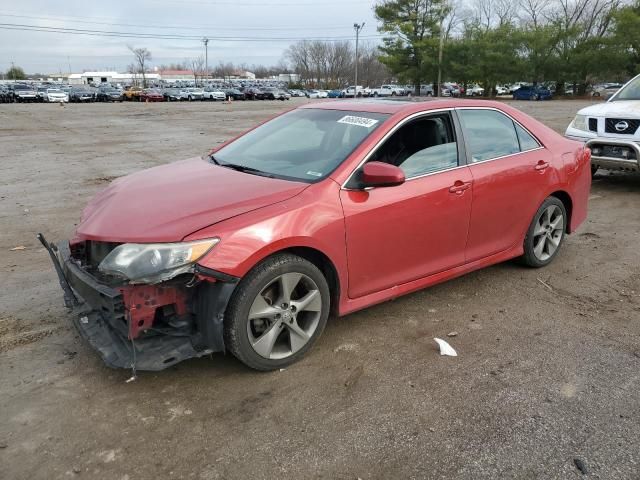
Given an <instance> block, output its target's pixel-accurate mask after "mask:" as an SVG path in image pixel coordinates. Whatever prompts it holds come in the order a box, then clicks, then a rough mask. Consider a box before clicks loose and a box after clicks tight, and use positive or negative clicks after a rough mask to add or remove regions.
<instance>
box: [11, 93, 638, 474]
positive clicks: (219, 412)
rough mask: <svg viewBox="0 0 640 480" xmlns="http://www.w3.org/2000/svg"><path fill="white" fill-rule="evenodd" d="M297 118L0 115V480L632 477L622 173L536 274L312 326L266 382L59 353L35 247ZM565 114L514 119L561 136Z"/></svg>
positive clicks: (176, 113)
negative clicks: (124, 193)
mask: <svg viewBox="0 0 640 480" xmlns="http://www.w3.org/2000/svg"><path fill="white" fill-rule="evenodd" d="M305 101H306V100H292V101H291V102H287V103H285V104H283V103H279V102H277V103H276V102H246V103H241V102H236V103H234V104H232V105H226V104H220V103H215V104H210V103H189V104H187V103H183V104H137V103H134V104H128V103H125V104H92V105H67V106H65V107H60V106H59V105H48V104H46V105H45V104H42V105H0V142H1V145H2V148H1V149H0V275H1V277H0V278H2V282H1V288H0V472H2V473H0V477H2V478H7V479H57V478H76V477H77V478H91V479H102V478H105V479H130V480H134V479H147V478H149V479H152V478H153V479H156V478H163V479H171V478H194V479H201V480H212V479H263V478H264V479H272V478H283V479H284V478H287V479H288V478H291V479H307V478H314V479H315V478H317V479H321V478H322V479H353V480H356V479H357V478H361V479H363V480H369V479H389V478H398V479H399V478H457V479H459V478H462V479H467V478H468V479H478V478H545V479H547V478H549V479H555V478H557V479H571V478H580V477H583V476H585V475H586V476H587V477H588V478H602V479H638V478H640V397H639V395H638V392H639V391H640V268H639V267H640V249H639V248H638V240H639V238H640V235H639V234H640V213H639V210H638V205H639V204H640V203H639V201H640V176H638V175H618V174H616V175H610V174H608V173H604V174H600V175H598V176H597V177H596V179H595V181H594V183H593V189H592V190H593V191H592V196H591V202H590V214H589V219H588V221H587V222H586V223H585V224H584V225H583V226H582V228H581V229H580V230H579V231H578V232H577V233H576V234H575V235H572V236H570V237H569V238H568V239H567V242H566V243H565V245H564V247H563V250H562V252H561V253H560V254H559V257H558V258H557V259H556V261H555V262H554V263H553V264H552V265H550V266H549V267H547V268H545V269H542V270H531V269H526V268H523V267H520V266H518V265H516V264H514V263H513V262H508V263H504V264H501V265H497V266H494V267H491V268H488V269H485V270H481V271H478V272H475V273H472V274H469V275H466V276H464V277H462V278H459V279H456V280H454V281H450V282H447V283H445V284H442V285H439V286H436V287H434V288H430V289H428V290H425V291H422V292H418V293H415V294H412V295H409V296H406V297H403V298H401V299H398V300H396V301H393V302H388V303H385V304H382V305H379V306H376V307H373V308H370V309H368V310H365V311H362V312H359V313H356V314H352V315H349V316H347V317H344V318H341V319H333V320H331V321H330V322H329V325H328V327H327V329H326V331H325V334H324V335H323V337H322V338H321V339H320V340H319V342H318V344H317V345H316V346H315V347H314V349H313V350H312V351H311V352H310V353H309V354H308V355H307V357H306V358H305V359H304V360H303V361H301V362H300V363H298V364H296V365H295V366H293V367H290V368H288V369H286V370H284V371H282V372H273V373H256V372H253V371H250V370H248V369H246V368H245V367H243V366H242V365H241V364H240V363H239V362H237V361H236V360H234V359H233V358H232V357H230V356H226V357H225V356H223V355H214V356H213V357H212V358H211V359H198V360H192V361H188V362H184V363H182V364H179V365H178V366H176V367H174V368H171V369H169V370H166V371H163V372H160V373H143V374H142V375H141V376H140V377H139V378H138V380H137V381H135V382H133V383H125V380H126V379H127V378H128V376H129V372H127V371H116V370H110V369H108V368H107V367H105V366H103V364H102V362H101V361H100V360H99V358H98V357H97V355H96V354H95V353H94V352H93V351H91V350H90V349H89V348H88V347H87V346H86V345H85V344H84V343H83V342H82V341H81V339H79V338H78V335H77V334H76V333H75V331H74V330H73V327H72V325H71V324H70V317H69V316H68V314H67V313H66V310H65V309H64V307H62V295H61V292H60V291H59V287H58V285H57V281H56V278H55V275H54V273H53V270H52V268H51V265H50V262H49V259H48V257H47V255H46V253H45V251H44V249H42V248H41V247H40V246H39V245H38V243H37V240H36V238H35V233H36V232H38V231H42V232H44V233H45V234H47V236H48V237H49V238H50V239H62V238H67V237H69V236H70V235H71V233H72V231H73V228H74V225H75V223H76V222H77V219H78V218H79V214H80V211H81V209H82V208H83V206H84V204H85V203H86V202H87V200H88V199H89V198H90V197H91V196H92V195H93V194H94V193H96V192H97V191H98V190H99V189H101V188H102V187H104V186H105V185H106V184H107V183H108V182H109V181H110V180H111V179H113V178H115V177H118V176H121V175H126V174H128V173H131V172H134V171H138V170H141V169H143V168H147V167H151V166H154V165H158V164H162V163H166V162H170V161H172V160H176V159H181V158H188V157H191V156H194V155H197V154H200V153H202V152H204V151H206V149H207V148H208V147H210V146H212V145H214V144H215V143H216V142H220V141H222V140H224V139H226V138H229V137H231V136H233V135H235V134H236V133H238V132H240V131H242V130H244V129H246V128H248V127H250V126H252V125H253V124H255V123H256V122H258V121H262V120H264V119H266V118H268V117H269V116H270V115H272V114H274V113H276V112H278V111H281V110H283V109H285V108H289V107H291V106H293V105H295V104H298V103H302V102H305ZM586 103H587V102H579V101H553V102H544V103H533V102H532V103H528V102H520V103H514V104H515V105H517V106H518V107H520V108H522V109H523V110H524V111H526V112H527V113H530V114H531V115H533V116H534V117H536V118H538V119H540V120H542V121H543V122H545V123H546V124H548V125H550V126H551V127H553V128H555V129H556V130H558V131H559V132H562V131H563V130H564V128H565V126H566V125H567V123H568V122H569V121H570V120H571V118H572V117H573V115H574V113H575V112H576V110H577V109H578V108H580V107H581V106H583V105H585V104H586ZM14 247H24V249H20V250H12V249H13V248H14ZM452 331H456V332H458V334H457V336H455V337H452V338H450V339H449V340H450V342H451V344H452V345H453V346H454V347H455V348H456V349H457V351H458V353H459V356H458V357H457V358H448V357H440V356H439V355H438V352H437V348H436V345H435V343H434V342H433V340H432V338H433V337H436V336H439V337H445V338H446V336H447V334H448V333H450V332H452ZM578 466H579V467H580V468H581V469H582V470H584V471H585V472H586V474H584V473H582V472H581V470H580V468H578Z"/></svg>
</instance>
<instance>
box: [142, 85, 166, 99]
mask: <svg viewBox="0 0 640 480" xmlns="http://www.w3.org/2000/svg"><path fill="white" fill-rule="evenodd" d="M138 99H139V100H140V101H141V102H164V101H165V98H164V94H163V93H162V92H161V91H160V90H156V89H155V88H146V89H144V90H143V91H142V92H140V95H139V96H138Z"/></svg>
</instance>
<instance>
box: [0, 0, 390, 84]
mask: <svg viewBox="0 0 640 480" xmlns="http://www.w3.org/2000/svg"><path fill="white" fill-rule="evenodd" d="M374 3H375V0H262V1H261V0H98V1H93V0H82V1H80V0H64V1H60V0H20V1H14V2H9V1H8V0H2V8H1V9H0V24H1V25H0V71H6V70H7V69H8V68H9V67H10V66H11V62H15V64H16V65H18V66H20V67H22V68H24V69H25V71H26V72H27V73H34V72H40V73H57V72H64V73H68V72H69V68H71V71H72V72H81V71H83V70H111V69H116V70H120V71H124V70H125V69H126V67H127V65H129V64H130V63H132V55H131V53H130V52H129V50H128V49H127V45H133V46H135V47H147V48H149V50H151V52H152V55H153V61H152V65H159V64H167V63H171V62H180V61H182V60H185V59H189V58H194V57H197V56H198V55H200V54H204V47H203V45H202V42H200V41H198V39H199V38H200V37H203V36H208V37H209V38H211V40H210V42H209V65H210V66H214V65H216V64H217V63H218V62H220V61H224V62H227V61H232V62H234V63H247V64H264V65H272V64H275V63H277V62H278V60H279V59H280V58H281V57H282V53H283V51H284V50H285V49H286V48H287V47H288V45H290V44H291V43H294V42H295V41H296V40H298V39H303V38H339V37H343V38H353V37H354V30H353V23H354V22H365V23H366V25H365V27H364V29H363V31H362V33H361V35H362V36H363V37H364V38H365V39H366V37H371V38H370V40H369V41H377V39H376V38H377V37H378V33H377V31H376V21H375V18H374V15H373V5H374ZM7 28H9V29H7ZM34 28H39V29H42V28H45V29H47V28H49V29H50V28H64V29H75V31H78V30H85V31H86V30H90V31H93V33H95V31H106V32H119V33H118V34H120V33H129V34H146V35H150V36H157V35H164V36H175V37H177V38H122V37H115V36H111V37H108V36H94V35H78V34H65V33H50V32H42V31H35V30H33V29H34ZM24 29H31V31H25V30H24ZM189 37H193V38H189ZM220 37H234V38H235V40H233V41H230V40H222V39H221V38H220ZM240 38H242V39H243V40H244V41H240V40H239V39H240Z"/></svg>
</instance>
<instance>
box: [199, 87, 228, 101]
mask: <svg viewBox="0 0 640 480" xmlns="http://www.w3.org/2000/svg"><path fill="white" fill-rule="evenodd" d="M202 99H203V100H213V101H216V100H226V99H227V96H226V95H225V93H224V92H223V91H222V90H220V89H218V88H215V87H206V88H205V89H204V91H203V93H202Z"/></svg>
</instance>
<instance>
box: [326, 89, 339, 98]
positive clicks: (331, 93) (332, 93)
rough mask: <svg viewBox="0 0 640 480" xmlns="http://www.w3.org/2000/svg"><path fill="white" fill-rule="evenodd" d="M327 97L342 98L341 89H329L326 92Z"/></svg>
mask: <svg viewBox="0 0 640 480" xmlns="http://www.w3.org/2000/svg"><path fill="white" fill-rule="evenodd" d="M327 98H342V91H341V90H329V93H328V94H327Z"/></svg>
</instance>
